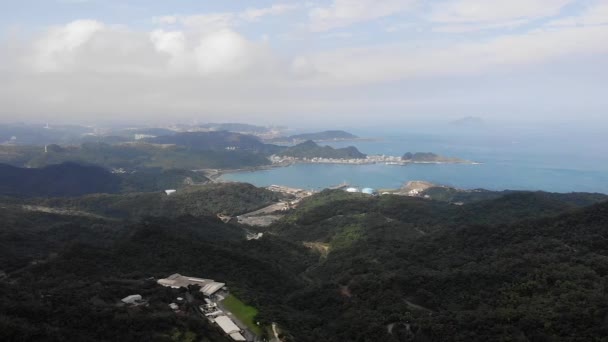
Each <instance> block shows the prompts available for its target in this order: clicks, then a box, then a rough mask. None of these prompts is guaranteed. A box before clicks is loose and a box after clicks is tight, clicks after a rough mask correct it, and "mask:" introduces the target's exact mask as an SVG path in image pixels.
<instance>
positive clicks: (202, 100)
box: [0, 0, 608, 125]
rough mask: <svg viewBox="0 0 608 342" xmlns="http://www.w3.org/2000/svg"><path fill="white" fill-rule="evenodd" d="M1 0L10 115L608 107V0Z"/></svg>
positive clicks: (4, 117) (569, 114)
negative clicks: (276, 0)
mask: <svg viewBox="0 0 608 342" xmlns="http://www.w3.org/2000/svg"><path fill="white" fill-rule="evenodd" d="M0 5H2V7H1V8H2V11H0V41H1V44H0V77H1V80H2V82H0V121H2V122H14V121H49V120H51V121H60V122H75V123H76V122H78V123H93V122H96V121H104V122H108V121H139V122H147V123H152V122H178V121H182V122H188V121H192V120H199V121H246V122H254V123H255V122H259V123H264V124H298V123H306V122H318V123H336V122H343V121H344V120H351V121H354V122H357V123H361V124H362V125H364V124H368V123H372V122H373V123H378V122H387V123H389V122H390V123H400V122H408V121H411V120H424V119H434V120H444V119H445V120H448V119H454V118H459V117H462V116H469V115H473V116H481V117H484V118H486V119H489V120H522V121H526V120H527V121H536V122H542V121H546V120H563V121H568V120H587V121H598V122H600V121H601V122H606V121H605V120H606V119H605V116H608V113H607V112H608V110H607V109H608V96H607V95H606V93H607V91H608V43H607V42H608V0H509V1H503V0H325V1H321V0H319V1H308V2H305V1H284V2H275V1H237V0H222V1H200V0H172V1H168V0H166V1H157V0H131V1H118V0H0ZM602 120H604V121H602Z"/></svg>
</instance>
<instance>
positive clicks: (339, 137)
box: [266, 130, 368, 145]
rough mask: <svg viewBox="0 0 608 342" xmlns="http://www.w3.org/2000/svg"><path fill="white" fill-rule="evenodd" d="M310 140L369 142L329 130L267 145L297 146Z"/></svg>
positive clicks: (300, 135)
mask: <svg viewBox="0 0 608 342" xmlns="http://www.w3.org/2000/svg"><path fill="white" fill-rule="evenodd" d="M308 140H311V141H314V142H329V141H351V140H368V139H363V138H360V137H358V136H356V135H354V134H352V133H349V132H346V131H341V130H329V131H322V132H315V133H303V134H295V135H290V136H288V137H276V138H273V139H267V140H266V142H267V143H273V144H280V145H296V144H300V143H302V142H306V141H308Z"/></svg>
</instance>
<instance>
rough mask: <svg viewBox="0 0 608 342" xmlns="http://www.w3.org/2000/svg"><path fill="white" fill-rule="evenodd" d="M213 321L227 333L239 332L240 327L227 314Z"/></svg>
mask: <svg viewBox="0 0 608 342" xmlns="http://www.w3.org/2000/svg"><path fill="white" fill-rule="evenodd" d="M215 323H217V325H219V327H220V328H221V329H222V330H224V332H225V333H226V334H228V335H230V334H234V333H240V332H241V329H240V328H239V327H238V326H237V325H236V324H234V322H233V321H232V320H231V319H230V318H229V317H228V316H219V317H217V318H216V319H215Z"/></svg>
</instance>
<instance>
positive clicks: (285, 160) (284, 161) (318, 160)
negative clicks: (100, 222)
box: [269, 154, 477, 166]
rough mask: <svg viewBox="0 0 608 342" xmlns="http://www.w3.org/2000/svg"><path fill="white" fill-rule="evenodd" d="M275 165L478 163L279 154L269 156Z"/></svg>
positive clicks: (460, 160)
mask: <svg viewBox="0 0 608 342" xmlns="http://www.w3.org/2000/svg"><path fill="white" fill-rule="evenodd" d="M269 159H270V161H271V162H272V164H273V165H276V166H286V165H291V164H296V163H311V164H352V165H366V164H386V165H408V164H448V163H449V164H477V163H475V162H472V161H468V160H463V159H457V158H443V157H441V156H436V158H434V159H433V160H413V159H403V157H400V156H388V155H383V154H382V155H368V156H365V158H322V157H312V158H307V157H302V158H300V157H291V156H278V155H272V156H270V157H269Z"/></svg>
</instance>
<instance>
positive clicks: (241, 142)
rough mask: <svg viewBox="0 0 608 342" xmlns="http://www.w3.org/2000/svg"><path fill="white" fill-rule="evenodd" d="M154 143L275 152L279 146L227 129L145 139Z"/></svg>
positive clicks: (196, 147) (197, 147)
mask: <svg viewBox="0 0 608 342" xmlns="http://www.w3.org/2000/svg"><path fill="white" fill-rule="evenodd" d="M146 141H147V142H150V143H154V144H174V145H178V146H184V147H188V148H192V149H198V150H225V149H237V150H244V151H253V152H259V153H270V154H272V153H275V152H277V151H279V150H281V148H280V147H278V146H275V145H270V144H264V143H263V142H261V141H260V140H259V139H258V138H257V137H255V136H253V135H247V134H240V133H234V132H228V131H214V132H185V133H177V134H174V135H168V136H160V137H156V138H149V139H146Z"/></svg>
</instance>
